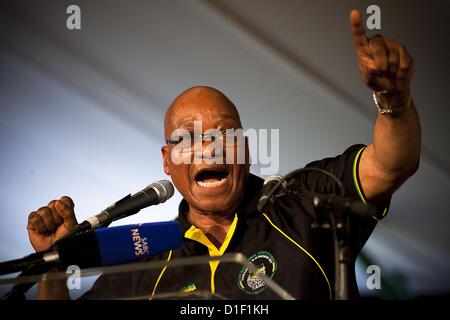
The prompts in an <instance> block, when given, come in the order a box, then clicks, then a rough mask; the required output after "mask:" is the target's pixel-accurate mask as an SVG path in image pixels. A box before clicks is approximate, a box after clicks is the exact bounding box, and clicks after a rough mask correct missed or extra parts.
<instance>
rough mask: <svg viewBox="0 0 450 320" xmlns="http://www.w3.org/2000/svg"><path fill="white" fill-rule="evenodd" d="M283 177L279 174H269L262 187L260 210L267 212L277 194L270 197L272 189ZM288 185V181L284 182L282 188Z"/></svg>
mask: <svg viewBox="0 0 450 320" xmlns="http://www.w3.org/2000/svg"><path fill="white" fill-rule="evenodd" d="M281 179H283V178H282V177H281V176H279V175H273V176H269V177H267V178H266V180H264V184H263V187H262V189H261V196H260V197H259V200H258V206H257V207H258V211H259V212H261V213H265V212H266V211H267V210H268V209H269V208H270V207H271V206H272V205H273V203H274V202H275V194H272V195H271V196H270V197H269V193H270V191H272V189H273V188H274V187H275V186H276V185H277V184H278V183H279V182H280V181H281ZM285 187H286V182H284V183H282V188H285Z"/></svg>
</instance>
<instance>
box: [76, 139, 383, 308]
mask: <svg viewBox="0 0 450 320" xmlns="http://www.w3.org/2000/svg"><path fill="white" fill-rule="evenodd" d="M363 149H364V146H363V145H354V146H352V147H350V148H348V149H347V150H346V151H345V152H344V153H343V154H341V155H339V156H337V157H334V158H326V159H323V160H320V161H315V162H312V163H310V164H308V165H307V167H316V168H321V169H324V170H326V171H328V172H330V173H332V174H334V175H335V176H336V177H337V178H339V179H340V180H341V181H342V183H343V186H344V189H345V192H346V195H347V196H350V197H353V198H355V199H360V200H361V201H363V202H365V201H366V200H365V198H364V194H363V193H362V188H361V187H360V183H359V177H358V162H359V158H360V155H361V152H362V150H363ZM262 184H263V180H262V179H261V178H259V177H256V176H254V175H250V177H249V179H248V181H247V185H246V191H245V195H244V199H243V201H242V203H241V205H240V207H239V209H238V212H237V213H236V217H235V221H234V222H233V225H232V227H231V228H230V232H229V233H228V235H227V240H225V242H226V244H225V245H226V250H225V251H224V252H225V253H230V252H241V253H243V254H244V255H245V256H246V257H247V258H248V260H249V261H251V262H252V263H253V264H254V265H255V266H256V267H257V268H258V272H263V273H264V274H265V275H266V276H268V277H269V278H271V279H272V280H274V281H275V282H276V283H278V284H279V285H280V286H281V287H283V288H284V289H286V290H287V291H288V292H289V293H290V294H291V295H292V296H294V297H295V298H296V299H331V298H332V296H333V293H334V288H333V287H334V251H333V241H332V239H333V238H332V234H331V232H330V231H329V230H323V229H313V228H311V224H312V223H313V222H314V219H313V217H314V216H315V213H317V212H316V211H315V209H314V207H313V206H312V204H310V203H309V202H303V201H302V202H299V201H292V200H288V199H284V200H281V201H277V202H276V203H275V205H274V206H273V207H272V208H271V209H270V210H269V212H267V213H264V214H261V213H259V212H258V211H257V209H256V205H257V202H258V199H259V193H260V190H261V188H262ZM301 187H302V188H304V189H307V190H310V191H314V192H318V193H330V194H337V193H338V190H337V185H336V183H335V182H333V181H332V180H331V179H329V178H328V177H327V176H325V175H321V174H319V173H315V172H314V173H309V174H307V175H305V176H304V178H303V179H302V181H301ZM187 211H188V205H187V203H186V201H185V200H182V202H181V203H180V206H179V215H178V218H177V221H179V222H180V224H181V227H182V229H183V234H185V235H186V236H188V237H189V235H190V237H191V239H188V238H187V237H185V239H184V241H183V245H182V246H181V247H180V248H178V249H175V250H173V251H170V252H169V253H165V254H161V255H158V256H155V257H152V258H151V260H159V259H162V260H168V259H169V260H173V259H177V258H183V257H192V256H201V255H208V254H212V255H213V254H214V252H216V253H215V254H217V252H218V249H216V248H215V247H214V248H211V245H209V248H208V246H207V245H205V244H203V243H201V242H204V241H202V240H201V239H199V238H198V236H199V235H200V234H199V232H198V230H195V229H196V228H195V227H193V226H191V224H189V223H188V221H187V219H186V212H187ZM385 212H386V208H385V210H384V213H385ZM349 221H350V223H349V225H350V230H351V234H350V238H349V239H350V240H349V242H350V247H351V253H352V256H351V263H350V265H351V267H350V269H351V270H350V296H351V297H357V296H358V289H357V285H356V278H355V271H354V266H355V260H356V257H357V255H358V254H359V252H360V250H361V249H362V247H363V245H364V244H365V242H366V241H367V239H368V237H369V235H370V234H371V232H372V231H373V229H374V227H375V225H376V220H375V219H373V218H367V217H362V216H357V215H351V216H350V218H349ZM194 233H195V235H194ZM200 236H201V235H200ZM192 238H193V239H192ZM222 249H224V248H222ZM200 291H209V292H212V291H214V293H215V294H219V295H221V296H224V297H226V298H229V299H279V296H278V295H277V294H276V293H275V292H274V291H272V290H271V289H270V288H267V287H266V285H265V283H264V282H263V281H261V279H260V278H259V277H257V276H255V275H252V274H251V273H250V272H249V271H248V269H247V268H245V267H242V266H240V265H237V264H231V263H222V262H221V263H218V264H217V263H216V265H215V266H213V263H211V264H204V265H201V266H198V265H197V266H187V267H176V268H164V269H160V270H148V271H140V272H131V273H123V274H115V275H104V276H101V277H99V279H98V280H97V281H96V283H95V284H94V286H93V287H92V289H91V290H90V291H88V292H87V293H86V294H85V295H84V296H83V297H82V298H83V299H109V298H126V297H136V296H149V297H150V296H152V294H154V298H157V297H158V294H161V293H168V292H200Z"/></svg>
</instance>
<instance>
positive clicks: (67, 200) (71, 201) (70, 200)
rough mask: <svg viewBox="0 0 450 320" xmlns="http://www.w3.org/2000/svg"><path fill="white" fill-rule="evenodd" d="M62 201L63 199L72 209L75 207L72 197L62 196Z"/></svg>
mask: <svg viewBox="0 0 450 320" xmlns="http://www.w3.org/2000/svg"><path fill="white" fill-rule="evenodd" d="M60 200H61V201H63V202H64V203H65V204H67V205H68V206H69V207H71V208H72V209H73V208H74V207H75V203H74V202H73V200H72V198H71V197H69V196H62V197H61V199H60Z"/></svg>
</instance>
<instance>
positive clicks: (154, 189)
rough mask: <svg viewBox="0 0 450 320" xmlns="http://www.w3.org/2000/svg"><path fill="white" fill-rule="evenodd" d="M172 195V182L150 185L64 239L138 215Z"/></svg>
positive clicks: (84, 223) (72, 231)
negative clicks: (142, 210) (144, 209)
mask: <svg viewBox="0 0 450 320" xmlns="http://www.w3.org/2000/svg"><path fill="white" fill-rule="evenodd" d="M173 194H174V188H173V184H172V182H170V181H168V180H160V181H157V182H154V183H152V184H150V185H149V186H148V187H146V188H145V189H143V190H141V191H139V192H137V193H135V194H133V195H131V194H129V195H127V196H126V197H125V198H123V199H121V200H119V201H117V202H116V203H114V204H112V205H111V206H109V207H108V208H106V209H105V210H103V211H102V212H100V213H99V214H97V215H95V216H92V217H89V218H87V219H86V220H85V221H83V222H82V223H80V224H78V225H76V226H75V228H74V229H73V230H71V231H70V232H69V233H68V234H66V235H65V236H64V237H63V239H64V238H67V237H70V236H72V235H74V234H77V233H80V232H83V231H87V230H92V229H97V228H99V227H104V226H108V225H109V224H110V223H111V222H113V221H115V220H118V219H122V218H125V217H128V216H130V215H133V214H136V213H138V212H139V211H140V210H141V209H143V208H146V207H149V206H152V205H156V204H159V203H163V202H165V201H166V200H168V199H170V198H171V197H172V196H173Z"/></svg>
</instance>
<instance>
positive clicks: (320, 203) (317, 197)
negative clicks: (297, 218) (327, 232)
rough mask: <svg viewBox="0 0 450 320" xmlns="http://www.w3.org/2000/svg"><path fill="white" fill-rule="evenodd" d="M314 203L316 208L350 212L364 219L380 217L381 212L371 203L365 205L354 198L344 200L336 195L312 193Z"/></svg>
mask: <svg viewBox="0 0 450 320" xmlns="http://www.w3.org/2000/svg"><path fill="white" fill-rule="evenodd" d="M311 196H312V202H313V205H314V207H316V208H323V207H324V208H335V209H338V210H343V211H349V212H351V213H354V214H357V215H359V216H363V217H375V218H380V217H378V214H379V210H377V208H376V207H374V206H373V205H371V204H369V203H363V202H361V201H360V200H355V199H353V198H344V197H339V196H335V195H326V194H319V193H311Z"/></svg>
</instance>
